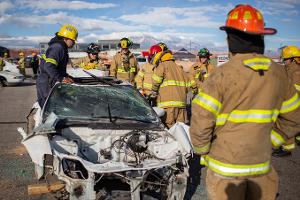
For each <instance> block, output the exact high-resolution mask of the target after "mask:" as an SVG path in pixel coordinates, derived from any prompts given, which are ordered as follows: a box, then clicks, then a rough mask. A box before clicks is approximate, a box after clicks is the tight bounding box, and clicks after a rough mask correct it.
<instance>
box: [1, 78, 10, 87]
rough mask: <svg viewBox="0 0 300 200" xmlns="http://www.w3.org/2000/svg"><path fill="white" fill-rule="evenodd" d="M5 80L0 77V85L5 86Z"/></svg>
mask: <svg viewBox="0 0 300 200" xmlns="http://www.w3.org/2000/svg"><path fill="white" fill-rule="evenodd" d="M7 84H8V83H7V81H6V80H5V79H4V78H0V87H5V86H7Z"/></svg>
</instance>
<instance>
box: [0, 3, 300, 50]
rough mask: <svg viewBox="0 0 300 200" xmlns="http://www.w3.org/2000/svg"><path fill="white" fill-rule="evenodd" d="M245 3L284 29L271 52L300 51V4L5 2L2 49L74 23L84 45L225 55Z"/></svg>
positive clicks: (0, 19) (0, 17) (0, 18)
mask: <svg viewBox="0 0 300 200" xmlns="http://www.w3.org/2000/svg"><path fill="white" fill-rule="evenodd" d="M241 3H243V4H244V3H247V4H250V5H252V6H254V7H256V8H258V9H259V10H261V12H262V13H263V16H264V19H265V23H266V27H273V28H276V29H277V30H278V33H277V34H276V35H274V36H266V48H267V49H272V50H276V49H278V48H279V47H280V46H282V45H297V46H299V47H300V0H281V1H275V0H266V1H262V0H252V1H225V0H220V1H216V0H165V1H162V0H160V1H158V0H154V1H150V0H148V1H141V0H124V1H121V0H120V1H83V0H79V1H68V0H43V1H35V0H1V1H0V26H1V28H0V45H3V46H7V47H31V46H37V44H38V43H39V42H48V40H49V39H50V38H51V37H52V36H53V35H54V33H55V32H57V31H58V29H59V27H60V24H65V23H71V24H74V25H75V26H76V27H78V30H79V40H78V41H79V42H95V41H97V40H98V39H120V38H122V37H129V38H131V39H132V40H133V41H134V42H139V43H142V47H145V48H146V47H148V46H149V45H151V44H154V43H155V42H157V41H163V42H166V43H167V44H168V45H169V46H171V47H172V48H174V49H178V48H181V47H185V48H187V49H189V48H190V47H191V48H192V49H197V48H200V47H204V46H205V47H207V48H209V49H212V50H215V51H224V50H227V45H226V39H225V38H226V35H225V33H224V32H223V31H220V30H219V26H221V25H224V23H225V20H226V15H227V13H228V11H229V10H230V9H232V8H233V7H234V6H235V5H237V4H241Z"/></svg>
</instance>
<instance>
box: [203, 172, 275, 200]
mask: <svg viewBox="0 0 300 200" xmlns="http://www.w3.org/2000/svg"><path fill="white" fill-rule="evenodd" d="M206 189H207V193H208V199H209V200H258V199H261V200H275V198H276V194H277V191H278V175H277V173H276V171H275V170H274V168H273V167H272V169H271V170H270V172H269V173H268V174H265V175H262V176H256V177H225V176H222V175H219V174H216V173H215V172H213V171H211V170H210V169H208V170H207V175H206Z"/></svg>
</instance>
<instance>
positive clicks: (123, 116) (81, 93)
mask: <svg viewBox="0 0 300 200" xmlns="http://www.w3.org/2000/svg"><path fill="white" fill-rule="evenodd" d="M51 112H53V113H54V114H56V115H57V116H58V117H59V118H61V119H68V120H75V121H76V120H87V121H91V122H93V123H95V122H99V123H108V122H109V123H112V122H113V123H123V124H124V123H128V124H132V123H159V122H160V119H159V117H158V116H157V114H156V113H155V111H154V110H153V109H152V107H151V106H150V105H149V104H148V103H147V101H146V100H145V99H144V98H143V97H142V96H141V95H140V93H139V92H138V91H137V90H136V89H134V88H133V87H132V86H131V85H114V86H110V85H77V84H61V83H58V84H56V85H55V86H54V87H53V89H52V91H51V93H50V95H49V97H48V99H47V101H46V103H45V106H44V108H43V119H46V118H47V117H48V116H49V114H50V113H51Z"/></svg>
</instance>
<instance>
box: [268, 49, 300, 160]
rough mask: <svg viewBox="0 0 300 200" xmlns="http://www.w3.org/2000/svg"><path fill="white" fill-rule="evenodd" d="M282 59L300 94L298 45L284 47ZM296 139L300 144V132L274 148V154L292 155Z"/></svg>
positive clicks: (299, 55) (280, 155) (277, 155)
mask: <svg viewBox="0 0 300 200" xmlns="http://www.w3.org/2000/svg"><path fill="white" fill-rule="evenodd" d="M281 59H282V61H283V62H284V64H285V67H286V69H287V72H288V75H289V78H290V79H291V80H292V82H293V83H294V86H295V88H296V90H297V91H298V94H300V49H299V48H298V47H296V46H287V47H285V48H283V49H282V53H281ZM299 132H300V131H299ZM295 140H296V142H297V143H298V144H299V143H300V135H299V134H298V136H296V137H295V138H291V139H289V140H287V142H286V144H285V145H282V146H281V147H280V148H278V149H275V150H273V153H272V155H273V156H276V157H282V156H288V155H291V152H292V150H293V149H295Z"/></svg>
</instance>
